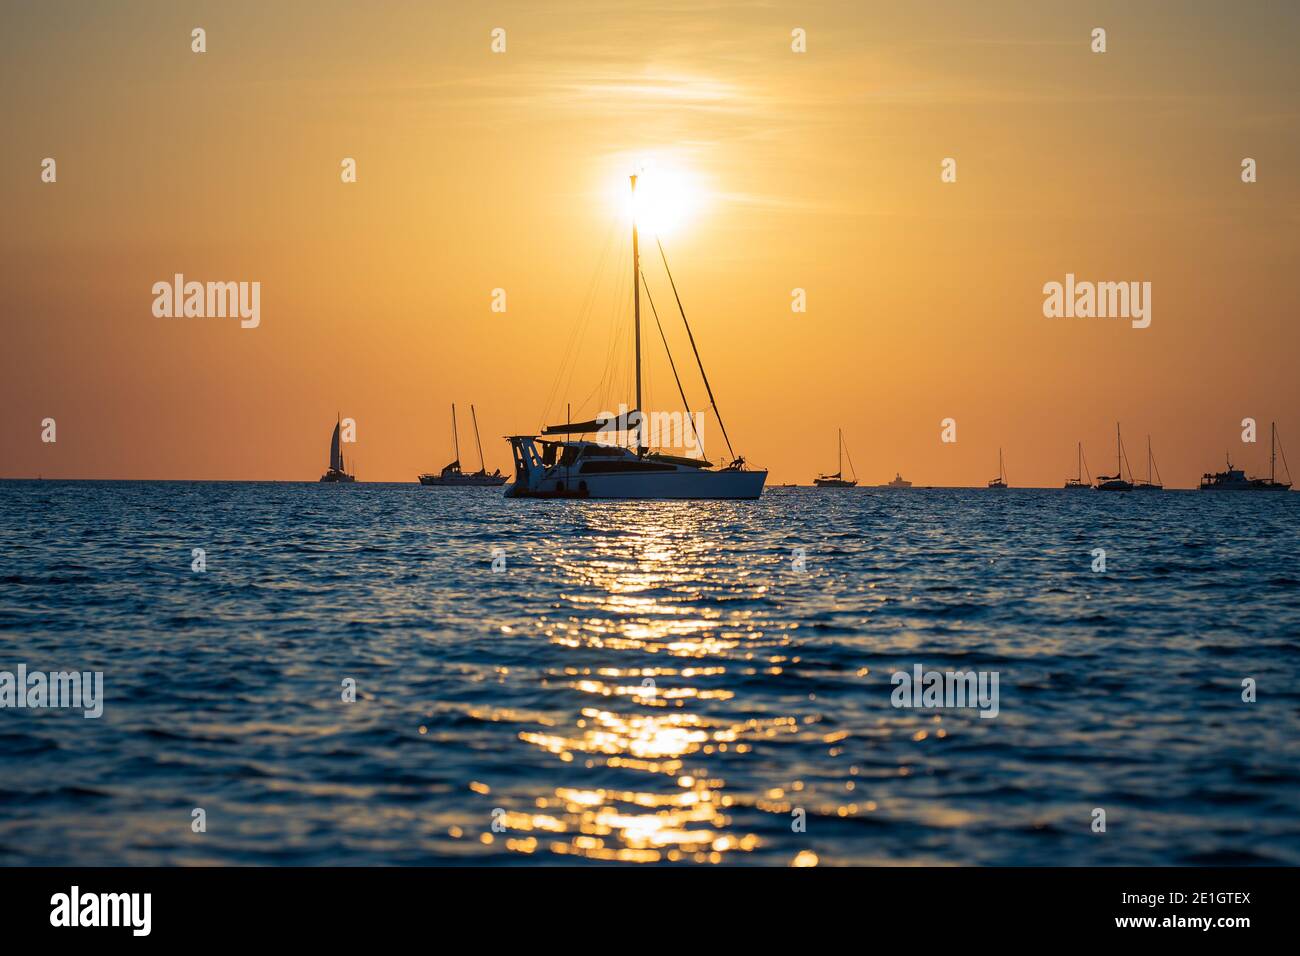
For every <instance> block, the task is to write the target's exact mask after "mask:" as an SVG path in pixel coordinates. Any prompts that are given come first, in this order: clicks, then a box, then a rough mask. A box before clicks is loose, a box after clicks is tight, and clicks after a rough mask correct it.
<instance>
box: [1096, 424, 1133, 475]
mask: <svg viewBox="0 0 1300 956" xmlns="http://www.w3.org/2000/svg"><path fill="white" fill-rule="evenodd" d="M1123 462H1124V439H1123V438H1121V437H1120V433H1119V422H1116V423H1115V474H1113V475H1098V476H1097V490H1098V491H1132V490H1133V482H1131V481H1125V480H1124V464H1123ZM1129 477H1130V478H1132V477H1133V470H1132V469H1131V468H1130V469H1129Z"/></svg>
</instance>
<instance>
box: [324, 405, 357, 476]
mask: <svg viewBox="0 0 1300 956" xmlns="http://www.w3.org/2000/svg"><path fill="white" fill-rule="evenodd" d="M342 426H343V419H342V418H339V419H337V420H336V421H335V422H334V435H333V437H331V438H330V467H329V471H327V472H325V474H323V475H321V476H320V480H321V481H325V482H338V483H340V484H351V483H352V482H354V481H356V480H357V476H356V475H349V474H348V472H347V469H346V468H345V467H344V463H343V449H342V446H341V445H340V444H339V433H340V429H341V428H342ZM354 468H355V465H354Z"/></svg>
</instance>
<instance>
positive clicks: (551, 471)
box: [505, 176, 767, 498]
mask: <svg viewBox="0 0 1300 956" xmlns="http://www.w3.org/2000/svg"><path fill="white" fill-rule="evenodd" d="M631 180H632V196H633V199H634V200H635V197H636V180H637V177H636V176H632V177H631ZM638 242H639V240H638V236H637V224H636V217H635V215H634V216H633V219H632V289H633V292H632V316H633V323H634V338H635V343H636V404H635V405H634V406H633V408H632V410H631V411H626V412H620V413H618V414H608V415H605V416H602V417H598V418H596V419H593V420H591V421H586V422H576V423H575V422H565V423H564V424H562V425H549V426H547V427H545V428H543V429H542V435H565V436H569V437H566V438H563V439H551V440H546V439H543V438H541V437H540V436H538V435H510V436H507V441H509V442H510V450H511V453H512V455H513V457H514V464H515V480H514V481H513V482H511V483H510V484H509V485H507V486H506V489H505V496H506V497H507V498H757V497H758V496H759V495H761V494H762V493H763V484H764V482H766V481H767V472H766V471H765V470H753V469H750V468H747V467H746V466H745V459H744V458H742V457H740V456H739V455H736V454H735V453H734V451H732V447H731V439H730V437H729V436H728V435H727V428H726V426H725V425H724V424H723V423H722V416H721V415H720V414H719V412H718V405H717V402H716V401H715V400H714V398H713V389H712V388H711V387H710V385H709V378H708V375H707V374H706V373H705V371H704V363H703V361H702V360H701V359H700V352H699V349H698V347H696V344H695V336H694V334H693V333H692V332H691V326H690V323H689V322H687V320H686V310H685V309H684V308H683V307H682V301H681V296H680V295H678V293H677V284H676V282H674V281H673V277H672V272H671V271H670V270H669V269H668V257H667V255H666V254H665V253H664V249H663V244H662V243H658V242H657V245H658V246H659V254H660V257H661V258H662V259H663V263H664V270H665V271H666V272H667V273H668V281H669V283H670V284H671V285H672V289H673V295H674V297H675V298H676V299H677V307H678V311H679V312H680V313H681V317H682V323H683V325H685V327H686V334H687V336H688V337H689V339H690V343H691V348H692V350H693V351H694V352H695V359H696V363H697V364H698V365H699V369H700V376H701V378H702V379H703V381H704V387H705V390H706V391H707V392H708V395H709V403H710V405H711V406H712V408H713V413H714V416H715V417H716V418H717V420H718V426H719V427H720V428H721V430H722V437H723V439H724V440H725V441H726V444H727V450H728V452H730V453H731V462H730V464H728V465H726V466H725V467H715V466H714V464H713V463H712V462H709V461H706V460H705V459H703V458H689V457H683V456H678V455H668V454H663V453H660V452H655V451H652V450H651V449H650V448H648V447H646V445H645V437H646V431H645V428H644V421H643V413H642V411H641V409H642V407H643V406H642V401H641V400H642V393H641V282H642V280H643V278H644V277H643V275H642V272H641V254H640V247H639V244H638ZM647 301H648V302H649V305H650V308H651V311H652V312H653V313H654V319H655V323H656V324H657V325H658V324H659V316H658V312H657V311H655V309H654V300H653V299H652V298H650V296H649V292H648V291H647ZM659 331H660V337H661V338H663V341H664V347H665V350H666V349H667V345H668V340H667V338H666V336H664V335H663V327H662V325H659ZM668 358H669V363H670V364H671V365H672V368H673V376H674V378H675V379H676V380H677V386H678V391H679V393H680V394H681V397H682V404H683V405H684V406H686V408H687V409H688V413H687V415H686V419H687V421H691V422H692V425H691V427H692V428H694V424H693V419H692V418H691V416H690V414H689V407H690V406H689V405H688V404H687V402H686V396H685V392H684V390H683V389H682V387H681V379H680V378H677V367H676V364H675V363H673V361H672V354H671V352H670V353H669V356H668ZM592 433H596V434H598V436H599V439H598V440H597V441H591V440H589V439H583V438H577V439H574V438H573V437H572V436H575V435H576V436H581V435H587V434H592ZM619 435H623V436H625V438H624V439H623V442H620V441H619V439H618V437H617V436H619ZM698 437H699V436H698V435H696V438H697V439H698Z"/></svg>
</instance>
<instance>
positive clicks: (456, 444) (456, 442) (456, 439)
mask: <svg viewBox="0 0 1300 956" xmlns="http://www.w3.org/2000/svg"><path fill="white" fill-rule="evenodd" d="M451 445H452V448H454V449H455V450H456V467H457V468H459V467H460V436H459V435H457V434H456V403H455V402H452V403H451Z"/></svg>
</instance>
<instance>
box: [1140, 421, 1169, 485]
mask: <svg viewBox="0 0 1300 956" xmlns="http://www.w3.org/2000/svg"><path fill="white" fill-rule="evenodd" d="M1154 466H1155V456H1154V455H1152V454H1151V436H1150V435H1148V436H1147V480H1146V481H1135V482H1134V483H1133V490H1134V491H1164V490H1165V486H1164V484H1163V481H1164V479H1160V481H1152V480H1151V469H1152V467H1154ZM1155 473H1156V478H1160V469H1159V468H1158V467H1157V468H1156V469H1155Z"/></svg>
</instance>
